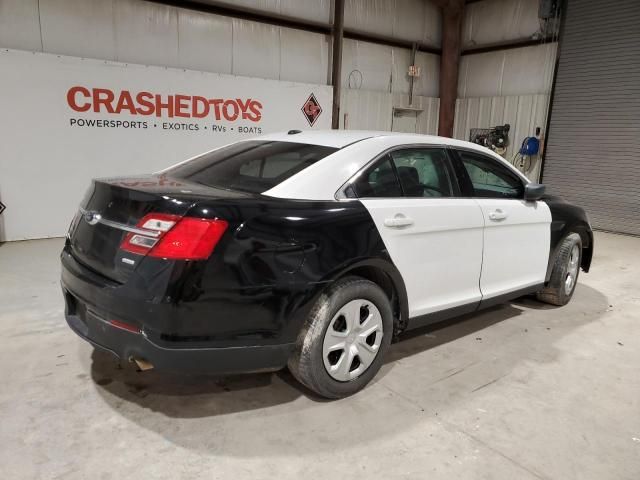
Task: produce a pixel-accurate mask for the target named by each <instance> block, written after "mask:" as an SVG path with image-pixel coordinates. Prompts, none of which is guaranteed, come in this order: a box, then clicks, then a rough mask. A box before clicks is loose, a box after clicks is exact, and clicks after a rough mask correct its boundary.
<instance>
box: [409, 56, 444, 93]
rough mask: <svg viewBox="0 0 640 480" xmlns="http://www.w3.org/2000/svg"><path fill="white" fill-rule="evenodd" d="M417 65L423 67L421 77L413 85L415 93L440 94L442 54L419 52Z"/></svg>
mask: <svg viewBox="0 0 640 480" xmlns="http://www.w3.org/2000/svg"><path fill="white" fill-rule="evenodd" d="M416 65H418V66H419V67H420V68H421V70H422V71H421V72H420V77H418V78H416V79H415V81H414V85H413V94H414V95H421V96H423V97H438V96H440V93H439V92H440V56H439V55H433V54H431V53H422V52H418V53H417V54H416Z"/></svg>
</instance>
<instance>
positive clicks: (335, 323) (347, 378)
mask: <svg viewBox="0 0 640 480" xmlns="http://www.w3.org/2000/svg"><path fill="white" fill-rule="evenodd" d="M392 334H393V313H392V309H391V303H390V302H389V299H388V297H387V295H386V294H385V293H384V291H383V290H382V289H381V288H380V287H379V286H378V285H376V284H375V283H373V282H371V281H369V280H365V279H364V278H360V277H345V278H343V279H340V280H338V281H337V282H336V283H334V284H333V285H332V286H331V287H329V288H328V289H327V291H326V292H324V293H323V294H322V295H321V296H320V298H319V299H318V300H317V302H316V304H315V305H314V306H313V308H312V310H311V313H310V315H309V318H308V319H307V321H306V322H305V325H304V326H303V328H302V330H301V332H300V334H299V335H298V341H297V344H296V348H295V351H294V353H293V355H292V356H291V358H290V359H289V370H290V371H291V373H292V374H293V376H294V377H295V378H296V379H297V380H298V381H299V382H300V383H302V384H303V385H305V386H306V387H307V388H309V389H310V390H312V391H314V392H315V393H317V394H318V395H320V396H322V397H325V398H330V399H336V398H343V397H347V396H349V395H352V394H354V393H356V392H358V391H359V390H361V389H363V388H364V387H365V386H366V385H367V384H368V383H369V382H370V381H371V379H373V377H375V375H376V373H378V370H380V367H381V366H382V363H383V359H384V355H385V353H386V351H387V349H388V348H389V345H390V344H391V337H392Z"/></svg>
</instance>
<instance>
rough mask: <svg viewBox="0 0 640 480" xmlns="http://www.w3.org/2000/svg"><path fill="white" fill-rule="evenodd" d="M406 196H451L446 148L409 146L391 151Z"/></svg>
mask: <svg viewBox="0 0 640 480" xmlns="http://www.w3.org/2000/svg"><path fill="white" fill-rule="evenodd" d="M390 155H391V158H393V163H394V165H395V167H396V170H397V172H398V178H399V179H400V184H401V186H402V191H403V193H404V196H405V197H451V196H452V195H453V193H452V189H451V179H450V178H449V171H448V169H447V157H446V153H445V151H444V150H440V149H436V148H407V149H402V150H396V151H394V152H391V153H390Z"/></svg>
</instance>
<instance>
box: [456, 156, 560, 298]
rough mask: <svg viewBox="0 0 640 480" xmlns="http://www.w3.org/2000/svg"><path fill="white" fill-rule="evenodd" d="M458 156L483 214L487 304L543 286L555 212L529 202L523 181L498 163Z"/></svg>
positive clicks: (483, 283) (486, 158)
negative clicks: (492, 300)
mask: <svg viewBox="0 0 640 480" xmlns="http://www.w3.org/2000/svg"><path fill="white" fill-rule="evenodd" d="M457 154H458V156H459V159H460V163H461V165H462V167H463V170H462V171H463V173H466V175H467V176H468V177H467V180H468V181H470V185H469V188H470V189H471V190H472V194H471V195H470V196H473V197H474V198H475V201H476V202H477V203H478V205H479V206H480V208H481V209H482V214H483V216H484V223H485V229H484V237H483V243H484V247H483V258H482V274H481V277H480V290H481V291H482V298H483V301H485V300H488V299H491V298H496V297H499V296H500V295H503V294H507V293H509V292H514V291H517V290H522V289H526V288H528V287H532V286H536V285H540V284H542V283H543V282H544V280H545V275H546V271H547V263H548V260H549V248H550V247H549V245H550V243H549V242H550V234H551V212H550V211H549V207H548V206H547V204H546V203H545V202H542V201H536V202H528V201H525V200H524V198H523V197H524V182H523V180H522V179H521V178H520V177H519V176H518V175H517V174H516V173H515V172H513V171H512V170H511V169H510V168H509V167H508V166H506V165H503V164H502V163H501V162H500V161H499V160H497V159H494V158H491V157H489V156H488V155H483V154H479V153H475V152H469V151H466V150H458V151H457Z"/></svg>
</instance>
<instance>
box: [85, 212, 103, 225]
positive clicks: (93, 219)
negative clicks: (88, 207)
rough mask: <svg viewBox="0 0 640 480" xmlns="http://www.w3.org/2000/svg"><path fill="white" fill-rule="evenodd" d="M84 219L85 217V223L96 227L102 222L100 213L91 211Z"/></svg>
mask: <svg viewBox="0 0 640 480" xmlns="http://www.w3.org/2000/svg"><path fill="white" fill-rule="evenodd" d="M83 217H84V221H85V222H87V223H88V224H89V225H95V224H96V223H98V222H99V221H100V218H101V216H100V214H99V213H98V212H91V211H89V212H84V214H83Z"/></svg>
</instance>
